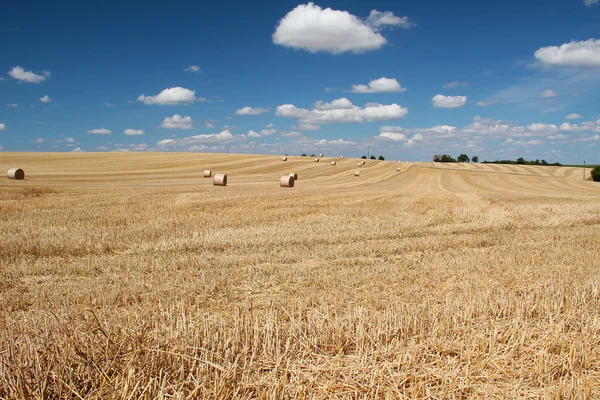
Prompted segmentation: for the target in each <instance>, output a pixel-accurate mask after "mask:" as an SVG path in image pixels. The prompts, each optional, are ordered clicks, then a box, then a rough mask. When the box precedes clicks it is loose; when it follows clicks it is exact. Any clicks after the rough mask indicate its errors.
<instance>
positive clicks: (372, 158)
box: [369, 156, 377, 160]
mask: <svg viewBox="0 0 600 400" xmlns="http://www.w3.org/2000/svg"><path fill="white" fill-rule="evenodd" d="M369 158H370V159H371V160H377V159H376V158H375V156H371V157H369Z"/></svg>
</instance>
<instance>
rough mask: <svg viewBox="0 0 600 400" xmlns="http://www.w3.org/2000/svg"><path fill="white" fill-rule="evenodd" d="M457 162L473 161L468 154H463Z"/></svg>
mask: <svg viewBox="0 0 600 400" xmlns="http://www.w3.org/2000/svg"><path fill="white" fill-rule="evenodd" d="M456 160H457V161H458V162H469V161H471V159H470V158H469V156H468V155H466V154H461V155H460V156H458V158H457V159H456Z"/></svg>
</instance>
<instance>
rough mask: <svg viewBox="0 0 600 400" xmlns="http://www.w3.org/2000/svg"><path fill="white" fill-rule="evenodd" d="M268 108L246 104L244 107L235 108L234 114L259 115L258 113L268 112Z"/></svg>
mask: <svg viewBox="0 0 600 400" xmlns="http://www.w3.org/2000/svg"><path fill="white" fill-rule="evenodd" d="M269 111H270V110H269V109H268V108H252V107H249V106H246V107H244V108H240V109H239V110H236V112H235V114H236V115H259V114H264V113H268V112H269Z"/></svg>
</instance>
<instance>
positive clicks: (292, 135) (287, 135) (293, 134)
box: [281, 131, 302, 138]
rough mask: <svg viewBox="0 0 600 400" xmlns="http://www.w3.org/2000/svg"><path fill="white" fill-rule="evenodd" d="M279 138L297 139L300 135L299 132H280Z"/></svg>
mask: <svg viewBox="0 0 600 400" xmlns="http://www.w3.org/2000/svg"><path fill="white" fill-rule="evenodd" d="M281 137H284V138H298V137H302V134H301V133H300V132H296V131H289V132H282V133H281Z"/></svg>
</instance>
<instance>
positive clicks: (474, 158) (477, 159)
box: [471, 156, 479, 162]
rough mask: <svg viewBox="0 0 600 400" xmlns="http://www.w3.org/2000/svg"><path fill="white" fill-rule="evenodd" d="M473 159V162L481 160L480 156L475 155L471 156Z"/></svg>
mask: <svg viewBox="0 0 600 400" xmlns="http://www.w3.org/2000/svg"><path fill="white" fill-rule="evenodd" d="M471 161H473V162H479V157H477V156H473V158H471Z"/></svg>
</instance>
